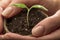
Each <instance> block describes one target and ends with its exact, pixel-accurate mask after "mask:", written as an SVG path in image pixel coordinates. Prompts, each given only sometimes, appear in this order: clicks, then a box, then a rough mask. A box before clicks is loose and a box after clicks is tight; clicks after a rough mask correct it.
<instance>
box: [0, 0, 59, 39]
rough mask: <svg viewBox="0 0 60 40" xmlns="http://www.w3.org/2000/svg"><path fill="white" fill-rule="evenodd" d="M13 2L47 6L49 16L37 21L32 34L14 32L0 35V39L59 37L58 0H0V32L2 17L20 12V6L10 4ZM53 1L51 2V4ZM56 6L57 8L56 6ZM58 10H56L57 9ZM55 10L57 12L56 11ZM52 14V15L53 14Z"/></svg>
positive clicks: (8, 16) (0, 29) (0, 30)
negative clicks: (24, 34) (25, 34)
mask: <svg viewBox="0 0 60 40" xmlns="http://www.w3.org/2000/svg"><path fill="white" fill-rule="evenodd" d="M14 3H24V4H26V5H27V6H28V7H30V6H32V5H34V4H42V5H43V6H45V7H46V8H48V10H49V11H48V12H46V13H47V14H48V15H49V17H48V18H45V19H44V20H42V21H41V22H39V23H38V24H37V25H36V26H35V27H34V28H33V29H32V35H33V36H22V35H19V34H15V33H6V34H4V35H0V39H21V40H28V39H31V40H42V39H43V40H44V39H48V40H49V39H59V38H60V10H59V9H60V0H42V1H41V0H38V1H37V0H32V1H31V0H28V1H27V0H24V1H22V0H1V1H0V7H1V8H0V10H1V9H2V10H1V11H0V32H2V30H3V17H5V18H10V17H12V16H14V15H16V14H17V13H18V12H20V11H21V10H23V9H21V8H16V7H14V6H11V4H14ZM52 3H53V4H52ZM56 7H57V8H56ZM57 10H58V11H57ZM56 11H57V12H56ZM53 14H54V15H53ZM50 15H51V16H50ZM2 16H3V17H2Z"/></svg>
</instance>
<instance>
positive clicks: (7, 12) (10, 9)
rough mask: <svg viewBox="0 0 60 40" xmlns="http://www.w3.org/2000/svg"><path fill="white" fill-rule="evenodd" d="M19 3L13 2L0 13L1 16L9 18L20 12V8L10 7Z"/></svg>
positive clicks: (17, 1) (18, 1)
mask: <svg viewBox="0 0 60 40" xmlns="http://www.w3.org/2000/svg"><path fill="white" fill-rule="evenodd" d="M16 3H21V1H20V0H13V1H12V2H11V3H10V4H9V5H8V7H7V8H6V9H5V10H4V11H3V12H2V15H3V16H4V17H6V18H10V17H12V16H14V15H16V14H17V13H19V12H20V11H21V8H17V7H14V6H12V4H16Z"/></svg>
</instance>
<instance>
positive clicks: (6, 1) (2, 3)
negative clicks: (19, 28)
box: [0, 0, 11, 9]
mask: <svg viewBox="0 0 60 40" xmlns="http://www.w3.org/2000/svg"><path fill="white" fill-rule="evenodd" d="M10 2H11V0H1V1H0V7H2V8H3V9H5V8H6V7H7V6H8V5H9V3H10Z"/></svg>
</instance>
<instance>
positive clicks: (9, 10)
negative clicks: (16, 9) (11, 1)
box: [2, 7, 13, 17]
mask: <svg viewBox="0 0 60 40" xmlns="http://www.w3.org/2000/svg"><path fill="white" fill-rule="evenodd" d="M12 12H13V8H12V7H8V8H6V9H5V10H4V11H3V13H2V15H3V16H5V17H8V16H9V15H10V14H11V13H12Z"/></svg>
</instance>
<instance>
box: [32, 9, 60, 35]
mask: <svg viewBox="0 0 60 40" xmlns="http://www.w3.org/2000/svg"><path fill="white" fill-rule="evenodd" d="M59 26H60V10H59V11H57V13H56V14H55V15H53V16H50V17H48V18H46V19H44V20H43V21H41V22H39V23H38V24H37V25H36V26H35V27H34V28H33V29H32V35H34V36H42V35H46V34H49V33H51V32H52V31H54V30H56V29H57V28H60V27H59Z"/></svg>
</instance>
